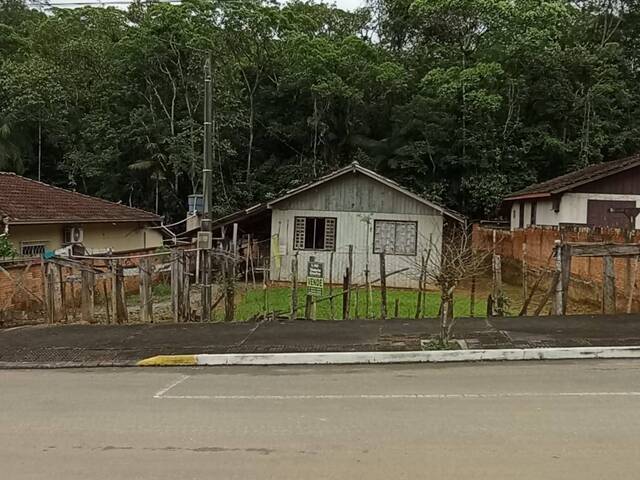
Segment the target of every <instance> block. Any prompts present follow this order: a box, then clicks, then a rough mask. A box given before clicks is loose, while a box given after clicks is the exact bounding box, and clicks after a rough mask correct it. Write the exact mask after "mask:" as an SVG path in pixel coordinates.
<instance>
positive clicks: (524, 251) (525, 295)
mask: <svg viewBox="0 0 640 480" xmlns="http://www.w3.org/2000/svg"><path fill="white" fill-rule="evenodd" d="M527 282H528V274H527V241H526V239H525V241H524V242H522V301H523V302H526V301H527V298H528V297H529V288H528V287H529V286H528V284H527Z"/></svg>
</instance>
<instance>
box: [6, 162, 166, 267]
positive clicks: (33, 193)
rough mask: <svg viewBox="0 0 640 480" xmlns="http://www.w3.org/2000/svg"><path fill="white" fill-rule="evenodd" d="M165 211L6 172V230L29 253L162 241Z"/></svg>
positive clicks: (139, 246)
mask: <svg viewBox="0 0 640 480" xmlns="http://www.w3.org/2000/svg"><path fill="white" fill-rule="evenodd" d="M160 221H161V217H160V216H158V215H156V214H153V213H149V212H146V211H144V210H140V209H138V208H132V207H127V206H125V205H121V204H118V203H113V202H109V201H107V200H103V199H101V198H96V197H91V196H89V195H84V194H81V193H77V192H72V191H69V190H65V189H62V188H58V187H54V186H51V185H47V184H45V183H42V182H38V181H36V180H32V179H29V178H25V177H21V176H19V175H16V174H14V173H7V172H0V234H8V238H9V241H10V242H11V243H12V244H13V246H14V248H15V250H16V251H17V252H18V254H19V255H20V256H23V257H38V256H40V255H41V254H42V253H44V252H45V251H56V250H60V249H62V248H64V247H69V246H75V247H78V248H84V251H85V252H86V253H88V254H99V253H104V252H108V251H112V252H125V251H135V250H143V249H149V248H156V247H160V246H162V242H163V237H162V235H161V233H160V231H159V230H158V229H156V228H153V227H155V226H157V225H158V224H160Z"/></svg>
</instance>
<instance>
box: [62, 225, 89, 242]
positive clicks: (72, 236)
mask: <svg viewBox="0 0 640 480" xmlns="http://www.w3.org/2000/svg"><path fill="white" fill-rule="evenodd" d="M83 240H84V232H83V231H82V227H69V228H65V230H64V243H65V245H72V244H76V243H82V241H83Z"/></svg>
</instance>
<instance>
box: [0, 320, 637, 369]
mask: <svg viewBox="0 0 640 480" xmlns="http://www.w3.org/2000/svg"><path fill="white" fill-rule="evenodd" d="M437 333H438V322H437V321H436V320H433V319H429V320H387V321H385V322H382V321H379V320H378V321H376V320H373V321H372V320H351V321H334V322H331V321H316V322H313V321H304V320H297V321H293V322H290V321H282V322H280V321H275V322H266V323H262V324H256V323H230V324H224V323H213V324H199V323H191V324H162V325H113V326H111V325H61V326H30V327H18V328H13V329H6V330H0V367H7V368H9V367H11V368H15V367H27V368H28V367H38V368H45V367H63V366H78V367H92V366H128V365H135V364H136V363H137V362H138V361H139V360H141V359H144V358H147V357H153V356H157V355H180V354H216V353H299V352H365V351H369V352H383V351H416V350H420V349H421V343H420V342H421V340H429V339H431V338H433V336H435V335H437ZM454 333H455V335H454V336H455V337H456V338H457V339H460V340H464V341H465V343H466V346H467V347H468V348H469V349H510V348H540V347H577V346H584V347H590V346H631V345H640V316H638V315H617V316H601V315H600V316H596V315H590V316H570V317H524V318H523V317H520V318H492V319H489V320H485V319H478V318H473V319H471V318H462V319H458V320H457V323H456V328H455V332H454Z"/></svg>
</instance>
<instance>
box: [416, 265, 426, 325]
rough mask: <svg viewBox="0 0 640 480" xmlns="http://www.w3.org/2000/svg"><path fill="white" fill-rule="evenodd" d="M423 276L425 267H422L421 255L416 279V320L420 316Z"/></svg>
mask: <svg viewBox="0 0 640 480" xmlns="http://www.w3.org/2000/svg"><path fill="white" fill-rule="evenodd" d="M424 275H425V265H424V255H423V256H422V260H421V262H420V277H419V278H418V299H417V300H416V320H418V319H419V318H420V317H421V316H422V298H423V288H424Z"/></svg>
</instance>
